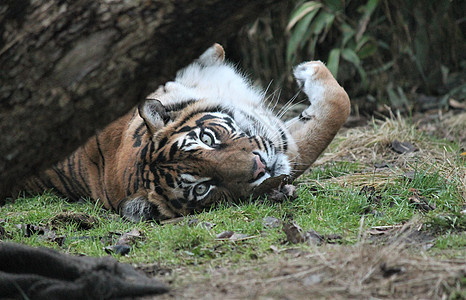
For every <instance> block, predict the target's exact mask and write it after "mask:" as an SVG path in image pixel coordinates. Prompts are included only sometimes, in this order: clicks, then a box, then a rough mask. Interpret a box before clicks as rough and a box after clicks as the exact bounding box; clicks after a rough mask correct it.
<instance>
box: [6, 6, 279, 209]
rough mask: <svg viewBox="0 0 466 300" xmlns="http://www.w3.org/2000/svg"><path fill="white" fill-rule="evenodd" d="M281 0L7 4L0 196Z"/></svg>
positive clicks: (49, 163) (71, 149) (83, 140)
mask: <svg viewBox="0 0 466 300" xmlns="http://www.w3.org/2000/svg"><path fill="white" fill-rule="evenodd" d="M278 2H284V0H262V1H250V0H234V1H230V0H159V1H147V0H132V1H124V0H113V1H103V0H102V1H95V0H76V1H60V0H44V1H39V0H7V1H6V2H3V4H0V99H1V100H0V202H1V199H4V196H5V195H7V194H8V192H9V191H10V188H12V187H13V185H14V183H15V182H18V181H21V180H23V179H24V178H26V177H28V176H30V175H32V174H34V173H36V172H38V171H40V170H42V169H44V168H46V167H49V166H50V165H51V164H52V163H55V162H57V161H59V160H61V159H63V158H64V157H65V156H66V155H67V154H69V153H71V152H72V151H73V150H74V149H76V148H77V147H78V146H79V145H81V144H83V143H84V142H85V140H86V139H87V138H89V137H90V136H91V135H92V134H94V133H95V132H96V130H97V129H99V128H102V127H103V126H105V125H107V124H108V123H110V122H111V121H112V120H115V119H116V118H117V117H119V116H121V115H122V114H124V113H125V112H127V111H128V110H129V109H130V108H132V107H133V106H134V105H135V104H137V102H138V101H141V100H143V99H144V98H145V96H146V95H147V94H148V93H149V92H151V91H152V90H153V89H155V88H156V86H157V85H159V84H162V83H164V82H165V81H167V80H169V79H171V78H172V77H173V76H174V74H175V73H176V71H177V70H178V69H179V68H181V67H183V66H184V65H186V64H188V63H189V62H190V61H191V60H192V59H194V58H195V57H197V56H198V55H199V54H200V53H202V51H204V50H205V49H206V48H208V47H209V46H210V45H211V44H213V43H214V42H216V41H217V40H219V39H224V38H225V37H226V36H227V35H231V34H234V33H236V32H238V30H239V29H240V27H241V26H243V25H245V24H247V23H248V22H251V21H252V20H254V19H255V18H257V16H259V15H260V14H261V12H263V11H264V10H266V9H267V8H269V7H270V6H271V5H274V4H276V3H278Z"/></svg>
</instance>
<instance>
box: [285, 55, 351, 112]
mask: <svg viewBox="0 0 466 300" xmlns="http://www.w3.org/2000/svg"><path fill="white" fill-rule="evenodd" d="M293 73H294V76H295V78H296V82H297V83H298V85H299V86H300V88H301V89H302V90H303V92H304V93H305V94H306V95H307V97H308V98H309V101H310V102H311V106H309V107H308V108H307V109H306V110H305V111H303V112H302V113H301V116H300V118H301V119H305V120H307V119H312V118H313V117H314V116H316V115H319V114H323V113H324V110H325V107H326V106H329V105H331V106H332V105H334V104H337V103H338V105H339V104H344V106H345V107H346V106H348V109H349V98H348V95H347V94H346V92H345V90H344V89H343V88H342V87H341V86H340V85H339V84H338V82H337V81H336V80H335V78H334V77H333V75H332V73H331V72H330V70H329V69H328V68H327V67H326V66H325V65H324V64H323V63H322V62H321V61H310V62H304V63H301V64H299V65H298V66H296V67H295V68H294V72H293ZM345 110H346V109H345Z"/></svg>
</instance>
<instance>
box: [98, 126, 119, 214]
mask: <svg viewBox="0 0 466 300" xmlns="http://www.w3.org/2000/svg"><path fill="white" fill-rule="evenodd" d="M95 142H96V145H97V150H99V155H100V160H101V162H102V168H98V170H99V181H100V182H101V183H102V185H103V189H104V195H105V198H106V199H107V202H108V204H110V207H111V208H112V210H114V211H115V207H114V206H113V203H112V202H111V201H110V198H109V197H108V191H107V185H106V183H105V157H104V154H103V152H102V148H101V146H100V141H99V134H96V135H95ZM101 170H102V174H101V172H100V171H101Z"/></svg>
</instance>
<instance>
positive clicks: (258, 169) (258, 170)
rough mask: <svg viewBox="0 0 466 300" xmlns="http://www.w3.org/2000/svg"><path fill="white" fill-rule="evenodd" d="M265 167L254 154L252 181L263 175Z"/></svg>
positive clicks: (260, 159)
mask: <svg viewBox="0 0 466 300" xmlns="http://www.w3.org/2000/svg"><path fill="white" fill-rule="evenodd" d="M265 172H266V166H265V163H264V162H263V161H262V158H261V157H260V156H259V155H258V154H256V155H255V156H254V174H253V176H254V181H255V180H257V179H259V178H261V177H262V176H264V175H265Z"/></svg>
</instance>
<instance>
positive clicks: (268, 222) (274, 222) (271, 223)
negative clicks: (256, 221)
mask: <svg viewBox="0 0 466 300" xmlns="http://www.w3.org/2000/svg"><path fill="white" fill-rule="evenodd" d="M262 222H263V223H264V226H266V227H270V228H276V227H278V226H280V224H282V221H281V220H279V219H277V218H274V217H270V216H269V217H265V218H264V219H262Z"/></svg>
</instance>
